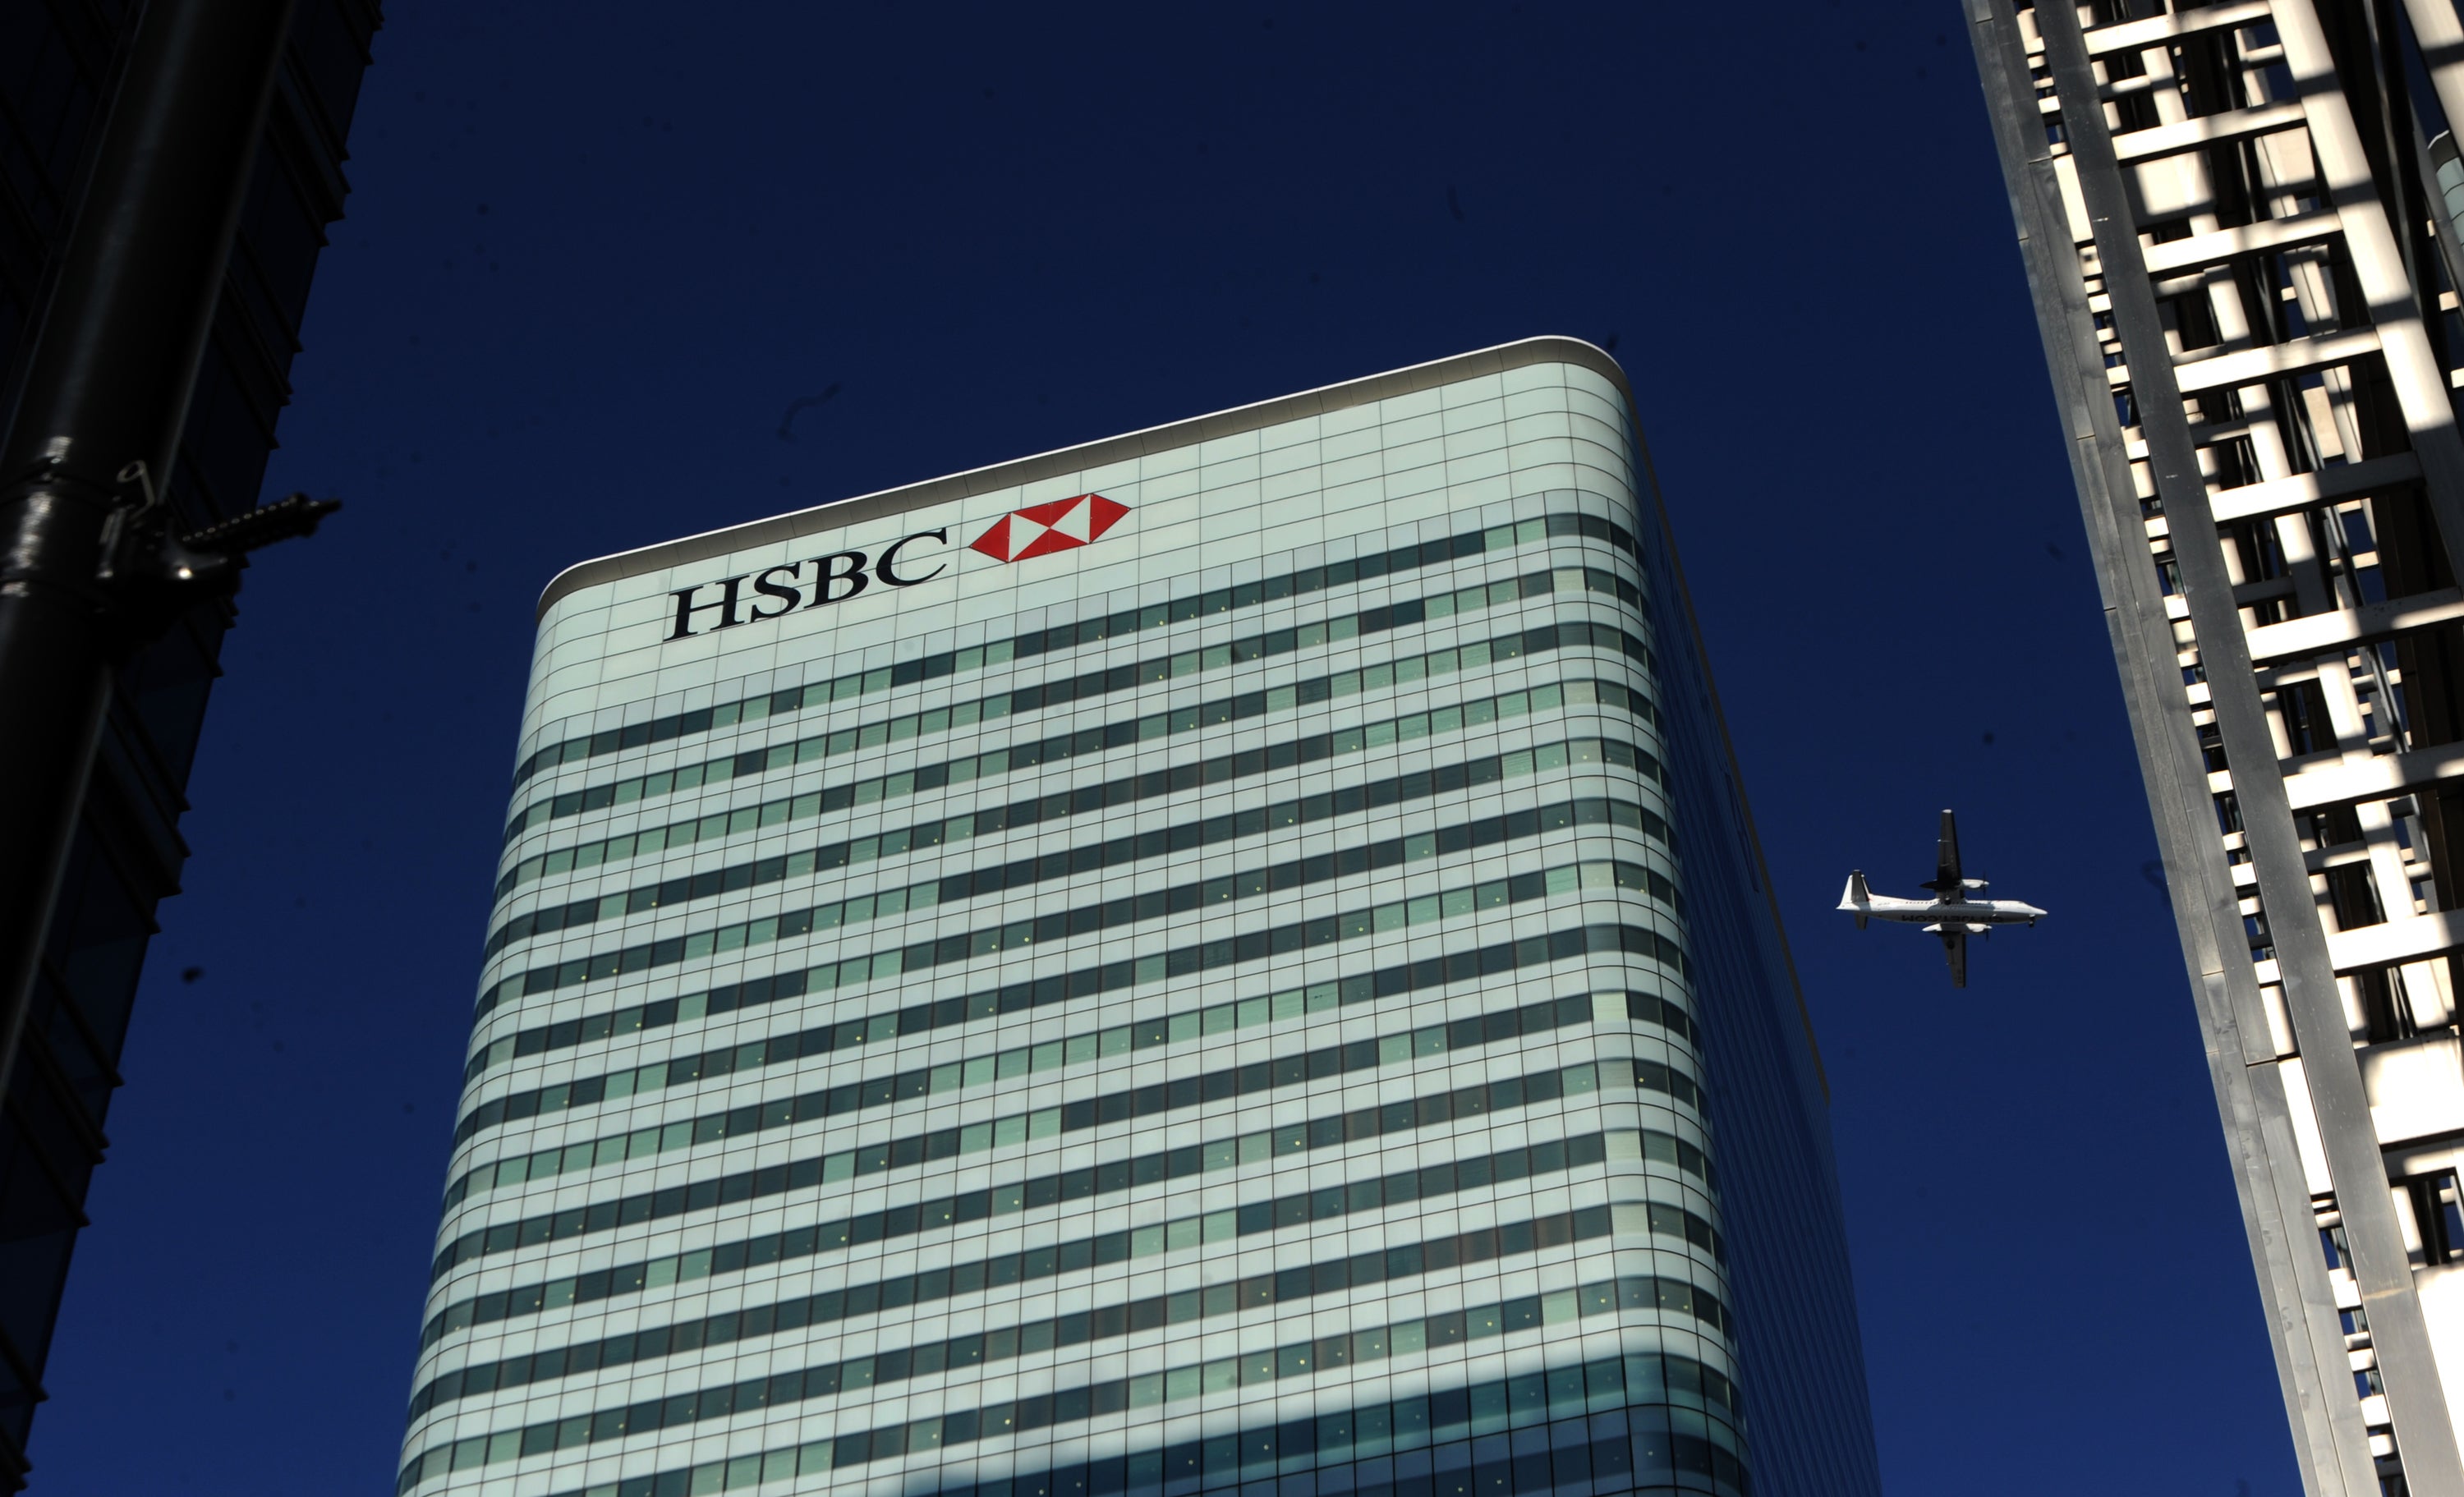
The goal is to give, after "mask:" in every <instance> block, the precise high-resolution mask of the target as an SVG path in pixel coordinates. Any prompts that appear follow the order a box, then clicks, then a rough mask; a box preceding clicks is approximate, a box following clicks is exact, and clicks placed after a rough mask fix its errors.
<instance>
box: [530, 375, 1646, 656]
mask: <svg viewBox="0 0 2464 1497" xmlns="http://www.w3.org/2000/svg"><path fill="white" fill-rule="evenodd" d="M1535 363H1572V364H1578V365H1580V366H1582V367H1584V368H1587V369H1590V370H1592V371H1593V372H1594V373H1595V374H1599V375H1601V376H1603V377H1605V378H1606V379H1608V380H1609V381H1610V382H1611V383H1612V384H1614V385H1617V391H1618V393H1620V394H1622V395H1623V396H1625V398H1626V402H1627V404H1628V406H1629V407H1631V405H1632V404H1633V401H1634V388H1633V386H1632V385H1628V384H1627V383H1626V377H1625V370H1624V369H1623V368H1621V367H1619V365H1618V364H1617V360H1615V359H1614V358H1612V357H1610V355H1609V353H1608V352H1607V350H1605V349H1603V348H1600V347H1598V346H1597V345H1595V344H1593V343H1588V342H1585V341H1583V340H1581V339H1579V338H1567V337H1564V336H1561V335H1556V334H1550V335H1544V336H1542V337H1538V338H1526V339H1520V340H1517V341H1514V342H1510V343H1499V344H1497V345H1495V346H1494V347H1489V348H1477V349H1474V350H1472V351H1471V352H1469V353H1461V354H1454V355H1451V356H1449V357H1447V358H1444V359H1436V360H1432V361H1430V362H1429V363H1416V364H1409V365H1406V366H1405V367H1403V368H1400V369H1390V370H1388V371H1386V372H1385V373H1383V374H1371V375H1364V376H1362V377H1361V378H1359V379H1353V380H1345V381H1342V382H1340V383H1338V384H1334V385H1321V386H1319V387H1318V388H1316V389H1311V390H1303V391H1301V392H1299V393H1298V394H1293V395H1280V396H1277V397H1275V398H1274V399H1272V400H1263V401H1259V402H1256V403H1255V404H1252V405H1247V406H1235V407H1232V408H1230V409H1228V410H1219V411H1215V412H1213V413H1211V414H1208V415H1202V416H1189V417H1185V418H1183V419H1182V420H1179V421H1174V422H1169V423H1167V424H1165V425H1163V426H1159V427H1148V428H1146V429H1143V430H1138V431H1130V432H1125V433H1123V434H1122V435H1119V436H1108V437H1102V438H1098V439H1097V440H1095V441H1092V442H1082V443H1080V444H1079V445H1077V446H1075V447H1064V448H1057V449H1055V450H1053V451H1048V452H1038V453H1035V454H1033V455H1032V456H1027V457H1014V458H1011V459H1009V460H1007V461H1005V462H999V463H994V464H992V465H991V466H990V467H986V468H971V469H968V470H967V471H965V472H963V473H950V474H946V475H945V476H942V477H939V478H927V479H925V480H924V481H922V482H921V483H911V484H902V485H900V486H899V487H897V488H895V489H883V490H880V491H877V492H875V493H872V494H862V495H854V496H853V497H850V498H844V499H832V500H830V501H829V502H828V503H826V504H815V505H811V506H809V507H807V508H804V509H800V510H790V511H788V512H787V513H786V514H784V515H773V516H771V517H768V518H766V519H754V520H746V521H743V522H742V523H740V524H735V525H729V526H725V527H723V528H721V529H718V530H706V531H703V532H701V533H700V534H698V535H692V536H684V537H681V538H679V539H674V540H662V541H660V542H658V543H657V544H655V545H648V546H640V547H636V548H635V549H633V550H630V551H619V552H616V553H614V554H613V555H610V556H603V557H596V558H593V559H592V560H590V561H577V562H575V563H574V564H573V565H571V566H568V567H566V568H565V569H564V570H563V571H561V572H559V573H557V574H556V576H555V577H554V578H552V579H550V580H549V582H548V584H547V587H546V588H545V589H544V590H543V591H542V592H540V594H539V607H538V610H537V612H536V613H535V615H534V618H535V619H544V618H546V617H547V610H548V609H549V608H551V607H554V606H555V605H556V604H557V601H558V600H559V599H561V598H564V597H566V596H568V595H570V594H572V593H576V592H579V591H581V590H582V589H583V588H584V587H595V586H597V585H599V584H600V583H612V582H616V581H619V580H621V579H623V578H627V577H638V576H640V575H641V574H642V573H644V572H648V571H652V570H655V569H657V568H660V567H666V566H674V565H678V564H681V563H683V562H687V561H707V560H709V559H710V558H712V557H716V556H724V555H726V554H727V553H728V552H731V551H741V550H746V549H749V548H751V547H754V546H759V545H762V544H765V543H767V542H769V541H773V540H783V539H789V538H791V537H795V536H801V535H806V534H809V533H810V532H812V531H816V530H822V529H826V528H830V527H833V526H839V525H852V524H858V523H861V522H862V521H865V520H868V519H872V518H875V517H880V516H884V515H895V514H898V513H900V512H901V511H904V510H909V509H920V508H922V507H923V506H925V505H928V504H936V503H939V502H941V501H943V500H946V499H963V498H967V497H970V496H971V495H978V494H984V493H988V492H990V491H992V490H995V489H1006V488H1011V487H1013V486H1016V485H1019V484H1024V483H1032V482H1034V481H1035V480H1037V479H1039V478H1047V477H1051V476H1053V475H1054V474H1056V473H1070V472H1074V471H1076V470H1078V469H1083V468H1100V467H1103V466H1105V465H1106V464H1109V463H1115V462H1119V461H1121V460H1122V459H1124V458H1128V457H1136V456H1141V455H1144V454H1145V453H1148V452H1159V451H1170V450H1171V449H1173V448H1177V447H1186V446H1188V445H1189V444H1191V443H1192V442H1204V441H1212V440H1214V439H1215V438H1218V437H1225V436H1232V435H1236V434H1238V433H1240V432H1243V431H1254V430H1257V429H1260V428H1262V427H1271V426H1279V425H1281V424H1283V423H1284V422H1287V421H1296V420H1298V419H1300V418H1302V417H1304V416H1312V415H1323V414H1325V413H1326V412H1328V411H1333V410H1344V409H1348V408H1350V407H1353V406H1364V405H1367V404H1369V403H1370V402H1372V401H1379V400H1388V399H1392V398H1393V397H1395V396H1397V395H1409V394H1412V393H1414V392H1415V391H1419V390H1424V389H1431V388H1434V387H1436V386H1438V385H1452V384H1454V383H1456V382H1457V381H1459V380H1463V379H1467V378H1472V377H1475V376H1478V375H1483V374H1502V373H1505V372H1506V371H1507V370H1508V369H1523V368H1529V367H1530V366H1531V365H1532V364H1535Z"/></svg>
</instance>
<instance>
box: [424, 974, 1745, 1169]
mask: <svg viewBox="0 0 2464 1497" xmlns="http://www.w3.org/2000/svg"><path fill="white" fill-rule="evenodd" d="M1493 1017H1495V1018H1496V1019H1498V1020H1499V1021H1500V1023H1499V1024H1497V1025H1495V1027H1494V1029H1493V1030H1492V1028H1491V1026H1489V1025H1487V1024H1482V1023H1481V1022H1479V1021H1478V1020H1474V1021H1471V1022H1470V1023H1469V1024H1466V1025H1464V1031H1463V1032H1464V1033H1465V1034H1466V1035H1467V1036H1468V1046H1467V1047H1469V1046H1482V1045H1485V1044H1488V1043H1491V1041H1492V1039H1495V1040H1507V1039H1512V1038H1515V1037H1516V1036H1517V1035H1522V1034H1545V1033H1548V1032H1550V1031H1551V1030H1553V1029H1555V1028H1557V1027H1558V1026H1559V1025H1560V1024H1589V1023H1590V1022H1591V1018H1592V1001H1591V998H1590V997H1589V996H1588V995H1578V996H1576V997H1573V998H1569V999H1561V1000H1557V1001H1554V1002H1548V1001H1544V1002H1537V1003H1531V1004H1528V1005H1526V1006H1525V1007H1522V1008H1513V1009H1506V1010H1502V1011H1500V1012H1499V1013H1498V1014H1496V1015H1495V1016H1493ZM1451 1027H1452V1026H1451V1025H1447V1024H1431V1025H1428V1026H1427V1027H1426V1028H1424V1029H1419V1030H1413V1031H1410V1032H1407V1033H1402V1034H1393V1035H1387V1036H1384V1037H1383V1038H1381V1039H1367V1040H1354V1041H1353V1042H1351V1043H1350V1044H1345V1045H1328V1046H1319V1047H1318V1048H1316V1049H1313V1050H1303V1051H1296V1052H1294V1053H1292V1054H1290V1055H1286V1056H1281V1057H1278V1058H1276V1059H1274V1060H1265V1061H1254V1062H1251V1063H1250V1064H1248V1065H1245V1066H1226V1067H1222V1068H1218V1069H1215V1070H1211V1071H1205V1072H1201V1073H1199V1074H1198V1075H1194V1076H1183V1077H1181V1078H1179V1079H1178V1080H1177V1081H1170V1082H1155V1083H1153V1084H1151V1085H1148V1086H1143V1087H1137V1088H1133V1089H1128V1090H1120V1091H1111V1092H1106V1093H1102V1094H1099V1095H1096V1096H1090V1097H1081V1098H1079V1099H1078V1100H1077V1101H1075V1102H1065V1103H1058V1104H1055V1105H1053V1106H1049V1107H1040V1108H1035V1109H1032V1110H1030V1111H1026V1112H1010V1113H1006V1114H1003V1115H1001V1116H994V1117H979V1118H978V1119H977V1120H976V1121H974V1122H970V1123H966V1124H964V1125H958V1126H952V1127H948V1128H936V1129H934V1130H932V1131H930V1132H928V1133H921V1134H909V1135H908V1136H906V1137H904V1138H898V1139H891V1140H886V1141H884V1142H882V1143H878V1144H872V1145H869V1146H867V1147H865V1148H861V1149H855V1150H850V1151H847V1152H846V1153H845V1154H843V1155H832V1156H827V1157H826V1158H825V1162H824V1165H823V1170H822V1178H824V1179H825V1180H829V1179H846V1178H852V1177H854V1176H860V1175H876V1174H879V1173H880V1172H881V1171H883V1170H889V1169H897V1168H900V1167H903V1166H905V1165H908V1164H924V1163H930V1162H932V1161H935V1160H938V1159H952V1158H957V1157H959V1156H963V1155H970V1154H981V1153H982V1152H984V1151H985V1150H987V1149H997V1148H1007V1147H1010V1146H1012V1145H1015V1144H1022V1143H1025V1142H1027V1141H1028V1140H1030V1139H1042V1138H1053V1137H1058V1136H1060V1135H1061V1134H1072V1133H1079V1132H1082V1131H1084V1130H1086V1129H1089V1128H1095V1127H1098V1126H1104V1125H1109V1124H1112V1123H1120V1122H1128V1121H1130V1120H1132V1119H1133V1118H1139V1117H1153V1116H1157V1115H1160V1114H1162V1113H1164V1112H1177V1111H1179V1110H1180V1109H1182V1108H1186V1107H1199V1106H1206V1105H1211V1104H1214V1103H1218V1102H1228V1101H1231V1100H1233V1099H1235V1098H1238V1097H1243V1096H1257V1095H1261V1094H1264V1093H1265V1092H1268V1091H1274V1090H1281V1089H1282V1088H1285V1087H1294V1086H1302V1085H1306V1084H1307V1083H1309V1082H1312V1081H1318V1080H1323V1079H1325V1078H1327V1077H1330V1076H1341V1075H1348V1074H1351V1073H1353V1072H1354V1071H1363V1070H1373V1069H1375V1068H1380V1067H1384V1066H1399V1065H1410V1064H1411V1063H1413V1062H1414V1061H1416V1060H1418V1059H1419V1058H1421V1057H1422V1056H1423V1055H1436V1054H1441V1053H1444V1052H1445V1051H1446V1048H1447V1046H1446V1041H1447V1039H1448V1037H1449V1036H1448V1030H1449V1029H1450V1028H1451ZM912 1074H913V1075H914V1076H915V1077H916V1078H917V1079H916V1081H915V1083H914V1084H913V1090H910V1089H909V1088H908V1087H905V1086H902V1085H901V1082H902V1080H903V1079H904V1078H903V1077H902V1076H899V1075H888V1076H876V1077H872V1078H869V1079H867V1080H862V1081H849V1082H842V1083H841V1084H839V1085H838V1086H835V1087H823V1088H819V1089H817V1090H812V1091H807V1092H803V1093H802V1094H801V1095H797V1096H787V1097H776V1098H772V1099H771V1100H769V1101H765V1102H753V1103H746V1104H744V1105H742V1106H739V1107H734V1108H730V1109H728V1110H726V1111H725V1112H706V1113H704V1114H702V1115H701V1116H699V1117H691V1118H678V1119H676V1120H675V1121H673V1122H670V1123H664V1124H653V1125H651V1126H650V1127H648V1128H637V1129H633V1130H630V1131H628V1132H627V1133H623V1134H614V1135H611V1136H609V1137H606V1138H601V1139H596V1140H590V1141H585V1142H582V1143H574V1144H567V1145H564V1146H562V1147H561V1148H556V1149H547V1150H541V1151H539V1153H536V1154H530V1155H522V1156H517V1157H515V1158H512V1159H503V1160H498V1161H496V1162H495V1163H493V1164H485V1165H481V1166H480V1167H479V1168H478V1169H476V1170H473V1171H472V1172H471V1173H470V1175H467V1176H465V1177H464V1178H462V1179H461V1180H457V1181H456V1182H455V1186H456V1188H455V1189H452V1190H449V1191H447V1192H446V1195H447V1198H448V1199H449V1200H464V1199H467V1198H468V1197H470V1196H473V1195H481V1194H485V1193H486V1191H487V1190H488V1189H489V1185H488V1184H487V1178H488V1177H489V1176H490V1175H491V1174H492V1173H493V1174H494V1176H495V1184H496V1185H497V1186H499V1187H501V1186H504V1185H508V1184H518V1183H521V1182H522V1181H523V1180H525V1179H549V1178H555V1177H556V1176H559V1175H569V1174H574V1173H577V1172H579V1171H582V1170H586V1169H589V1168H591V1167H592V1166H594V1165H599V1164H616V1163H622V1162H625V1161H627V1160H631V1159H647V1158H652V1157H655V1156H659V1155H662V1154H669V1153H672V1152H674V1151H675V1150H678V1149H691V1148H699V1147H700V1146H702V1145H703V1144H710V1143H717V1142H719V1141H721V1140H722V1139H728V1138H745V1137H750V1136H752V1135H753V1134H758V1133H765V1132H767V1131H769V1130H770V1129H773V1128H788V1127H792V1126H794V1125H796V1124H798V1123H812V1122H820V1121H823V1120H824V1119H826V1118H832V1117H847V1116H851V1115H853V1114H855V1113H857V1112H869V1111H870V1110H872V1109H874V1108H882V1107H891V1106H895V1105H896V1104H898V1103H900V1102H904V1101H907V1100H910V1099H911V1098H913V1097H917V1096H924V1095H928V1094H929V1093H930V1089H931V1081H932V1072H931V1071H930V1070H923V1071H918V1072H914V1073H912ZM982 1079H983V1081H984V1082H985V1083H987V1084H989V1083H990V1082H991V1081H992V1080H993V1078H992V1077H991V1076H989V1075H986V1076H984V1077H983V1078H982ZM964 1085H965V1078H964V1075H963V1073H962V1074H961V1075H960V1077H959V1079H958V1080H957V1082H956V1083H954V1086H964ZM1685 1085H1686V1089H1687V1092H1688V1094H1687V1095H1685V1096H1684V1097H1683V1100H1684V1101H1686V1102H1688V1103H1694V1102H1695V1101H1696V1098H1695V1097H1694V1096H1693V1095H1692V1094H1691V1091H1692V1084H1691V1083H1690V1082H1687V1083H1686V1084H1685ZM1658 1090H1662V1091H1666V1090H1670V1088H1669V1087H1668V1086H1667V1085H1662V1086H1661V1087H1660V1088H1659V1089H1658ZM1225 1147H1226V1148H1230V1147H1231V1143H1230V1141H1228V1140H1227V1141H1226V1143H1225ZM1228 1162H1233V1161H1227V1163H1228ZM474 1177H475V1178H474ZM466 1184H467V1186H468V1188H467V1189H465V1188H462V1187H463V1186H465V1185H466Z"/></svg>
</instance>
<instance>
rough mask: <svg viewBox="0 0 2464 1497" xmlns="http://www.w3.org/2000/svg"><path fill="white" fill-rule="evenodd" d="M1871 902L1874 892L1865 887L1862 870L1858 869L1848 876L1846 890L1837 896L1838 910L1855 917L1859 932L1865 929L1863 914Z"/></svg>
mask: <svg viewBox="0 0 2464 1497" xmlns="http://www.w3.org/2000/svg"><path fill="white" fill-rule="evenodd" d="M1873 902H1874V892H1873V891H1872V890H1870V889H1867V888H1866V887H1865V872H1864V870H1862V869H1859V870H1857V871H1856V872H1853V873H1851V874H1849V875H1848V888H1847V890H1846V892H1843V893H1841V894H1840V896H1839V908H1840V909H1842V910H1845V911H1847V912H1848V913H1849V914H1853V915H1855V916H1856V917H1857V929H1859V930H1860V931H1861V930H1863V929H1864V928H1865V912H1866V910H1868V909H1869V908H1871V907H1872V905H1873Z"/></svg>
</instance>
